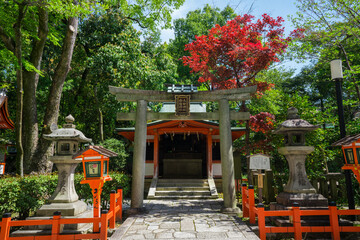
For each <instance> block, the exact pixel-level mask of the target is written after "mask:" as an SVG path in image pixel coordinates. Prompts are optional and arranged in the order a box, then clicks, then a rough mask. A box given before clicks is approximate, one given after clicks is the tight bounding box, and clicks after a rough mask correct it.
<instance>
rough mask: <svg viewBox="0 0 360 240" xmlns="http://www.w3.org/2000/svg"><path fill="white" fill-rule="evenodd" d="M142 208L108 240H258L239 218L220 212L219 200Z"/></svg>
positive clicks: (149, 204)
mask: <svg viewBox="0 0 360 240" xmlns="http://www.w3.org/2000/svg"><path fill="white" fill-rule="evenodd" d="M144 204H145V207H146V209H147V210H148V213H146V214H142V215H135V216H131V217H129V218H128V219H126V221H125V222H124V223H123V224H122V225H121V226H120V227H119V229H117V230H116V231H115V232H114V234H113V235H112V236H111V238H110V239H111V240H120V239H123V240H125V239H126V240H127V239H208V240H215V239H226V240H228V239H229V240H230V239H237V240H243V239H244V240H245V239H247V240H255V239H259V238H258V236H257V235H256V234H255V233H254V232H252V231H251V229H250V228H249V227H248V226H247V225H246V224H245V223H244V222H242V221H241V219H240V218H237V217H234V216H230V215H226V214H223V213H221V212H220V209H221V206H222V200H220V199H216V200H145V201H144Z"/></svg>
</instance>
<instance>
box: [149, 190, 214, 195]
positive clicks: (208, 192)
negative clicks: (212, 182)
mask: <svg viewBox="0 0 360 240" xmlns="http://www.w3.org/2000/svg"><path fill="white" fill-rule="evenodd" d="M194 195H196V196H211V193H210V191H209V190H207V191H156V192H155V196H194Z"/></svg>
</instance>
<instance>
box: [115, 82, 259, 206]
mask: <svg viewBox="0 0 360 240" xmlns="http://www.w3.org/2000/svg"><path fill="white" fill-rule="evenodd" d="M109 90H110V93H112V94H114V95H116V99H117V100H118V101H123V102H131V101H136V102H137V108H136V113H118V114H117V120H135V121H136V122H135V138H134V158H133V172H132V192H131V208H132V209H133V211H141V209H142V208H143V200H144V178H145V155H146V135H147V133H146V127H147V125H146V122H147V120H219V128H220V155H221V169H222V188H223V194H224V208H223V209H222V211H223V212H233V213H234V212H235V213H236V212H240V209H239V208H237V206H236V193H235V178H234V158H233V150H232V138H231V125H230V121H231V120H248V119H249V118H250V114H249V113H248V112H232V111H230V109H229V101H244V100H248V99H250V94H251V93H254V92H255V91H256V86H251V87H246V88H236V89H228V90H214V91H202V92H193V91H190V92H187V93H184V92H181V93H177V92H166V91H152V90H134V89H126V88H120V87H113V86H109ZM176 95H190V101H193V102H214V101H217V102H218V103H219V111H218V112H209V113H191V114H190V115H189V116H176V115H175V113H155V112H147V104H148V102H174V101H175V96H176ZM154 176H155V175H154ZM155 177H156V176H155Z"/></svg>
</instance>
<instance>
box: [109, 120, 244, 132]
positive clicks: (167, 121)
mask: <svg viewBox="0 0 360 240" xmlns="http://www.w3.org/2000/svg"><path fill="white" fill-rule="evenodd" d="M175 122H198V123H201V124H205V125H210V126H209V127H211V126H215V127H218V126H219V124H218V123H216V122H212V121H207V120H190V121H189V120H158V121H153V122H150V123H147V127H153V126H156V125H160V124H161V125H163V124H166V123H169V124H171V123H175ZM231 129H234V130H235V131H239V130H238V129H237V128H231ZM239 129H242V130H243V128H239ZM115 131H116V132H134V131H135V127H127V128H116V129H115Z"/></svg>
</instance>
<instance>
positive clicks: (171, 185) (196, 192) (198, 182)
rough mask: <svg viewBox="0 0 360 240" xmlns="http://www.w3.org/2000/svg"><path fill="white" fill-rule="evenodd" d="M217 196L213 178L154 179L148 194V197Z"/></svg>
mask: <svg viewBox="0 0 360 240" xmlns="http://www.w3.org/2000/svg"><path fill="white" fill-rule="evenodd" d="M210 183H211V184H210ZM217 197H218V194H217V191H216V187H215V184H214V180H212V179H209V180H208V179H153V181H152V184H151V187H150V190H149V194H148V199H216V198H217Z"/></svg>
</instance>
